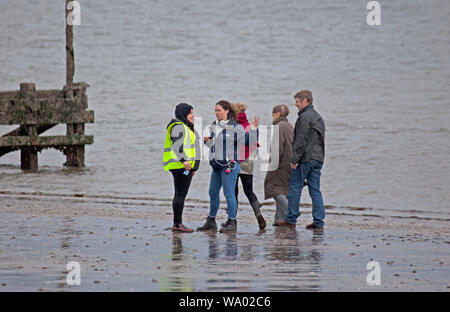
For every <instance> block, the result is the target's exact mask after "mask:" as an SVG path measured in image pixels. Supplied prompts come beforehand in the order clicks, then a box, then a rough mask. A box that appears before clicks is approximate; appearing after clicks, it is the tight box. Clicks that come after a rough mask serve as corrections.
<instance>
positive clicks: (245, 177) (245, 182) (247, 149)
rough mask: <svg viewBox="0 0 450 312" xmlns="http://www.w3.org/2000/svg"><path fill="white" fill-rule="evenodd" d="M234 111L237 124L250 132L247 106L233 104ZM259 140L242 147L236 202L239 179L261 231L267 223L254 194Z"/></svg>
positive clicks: (237, 191)
mask: <svg viewBox="0 0 450 312" xmlns="http://www.w3.org/2000/svg"><path fill="white" fill-rule="evenodd" d="M231 105H232V107H233V110H234V111H235V112H236V114H237V122H238V124H240V125H242V127H244V130H245V132H249V131H250V123H249V122H248V120H247V115H246V114H245V111H246V110H247V105H246V104H241V103H233V104H231ZM257 140H258V138H257V137H256V138H253V139H252V137H251V136H250V139H249V142H245V145H244V146H241V148H240V151H239V155H240V158H241V163H240V165H241V172H240V173H239V176H238V178H237V180H236V188H235V194H236V200H237V199H238V194H239V187H238V182H239V178H240V179H241V182H242V186H243V187H244V193H245V196H247V198H248V201H249V202H250V206H252V208H253V211H254V213H255V216H256V219H257V221H258V226H259V228H260V229H264V228H265V227H266V221H265V220H264V217H263V216H262V214H261V207H262V205H261V204H260V203H259V201H258V198H257V197H256V195H255V193H254V192H253V171H254V161H255V159H256V155H257V154H258V141H257Z"/></svg>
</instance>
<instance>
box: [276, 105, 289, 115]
mask: <svg viewBox="0 0 450 312" xmlns="http://www.w3.org/2000/svg"><path fill="white" fill-rule="evenodd" d="M274 113H280V116H281V117H287V116H288V115H289V107H288V106H287V105H286V104H279V105H275V106H274V107H273V109H272V114H274Z"/></svg>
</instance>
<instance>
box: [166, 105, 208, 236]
mask: <svg viewBox="0 0 450 312" xmlns="http://www.w3.org/2000/svg"><path fill="white" fill-rule="evenodd" d="M199 159H200V145H199V143H198V135H197V132H196V131H195V130H194V110H193V107H192V106H191V105H189V104H186V103H181V104H179V105H177V107H176V109H175V119H172V120H171V121H170V122H169V124H168V125H167V134H166V141H165V144H164V170H166V171H170V172H171V173H172V176H173V185H174V189H175V194H174V197H173V201H172V209H173V226H172V231H173V232H187V233H190V232H193V231H194V230H193V229H191V228H188V227H186V226H184V225H183V222H182V215H183V209H184V201H185V199H186V195H187V193H188V191H189V186H190V185H191V181H192V177H193V176H194V175H195V172H196V171H197V170H198V168H199V165H200V161H199Z"/></svg>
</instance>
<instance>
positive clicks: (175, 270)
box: [160, 233, 192, 291]
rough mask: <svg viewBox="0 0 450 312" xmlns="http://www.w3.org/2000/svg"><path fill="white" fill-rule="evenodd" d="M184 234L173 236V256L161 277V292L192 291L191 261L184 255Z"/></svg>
mask: <svg viewBox="0 0 450 312" xmlns="http://www.w3.org/2000/svg"><path fill="white" fill-rule="evenodd" d="M182 238H183V234H181V233H173V234H172V254H171V255H170V256H168V259H167V260H168V262H167V263H166V265H165V268H164V269H163V272H162V274H161V276H160V291H192V273H191V269H190V267H191V265H190V263H189V262H190V261H189V259H187V258H186V257H185V255H184V254H183V240H182Z"/></svg>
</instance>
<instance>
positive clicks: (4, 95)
mask: <svg viewBox="0 0 450 312" xmlns="http://www.w3.org/2000/svg"><path fill="white" fill-rule="evenodd" d="M18 97H19V91H1V92H0V100H11V99H14V98H18Z"/></svg>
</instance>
